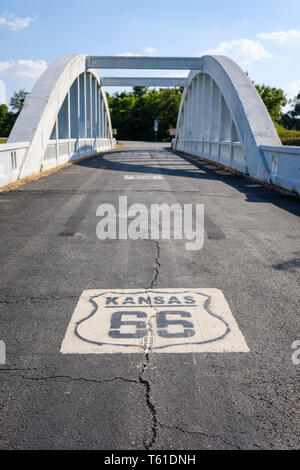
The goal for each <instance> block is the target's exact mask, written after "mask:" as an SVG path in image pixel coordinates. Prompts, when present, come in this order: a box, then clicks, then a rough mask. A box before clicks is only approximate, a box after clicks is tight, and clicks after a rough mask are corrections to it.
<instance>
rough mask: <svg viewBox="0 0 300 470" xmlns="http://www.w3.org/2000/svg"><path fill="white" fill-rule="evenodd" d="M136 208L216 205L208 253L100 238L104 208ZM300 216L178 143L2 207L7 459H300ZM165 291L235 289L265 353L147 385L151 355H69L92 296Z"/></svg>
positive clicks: (111, 162) (187, 367)
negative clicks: (102, 454) (240, 452)
mask: <svg viewBox="0 0 300 470" xmlns="http://www.w3.org/2000/svg"><path fill="white" fill-rule="evenodd" d="M137 175H147V176H149V175H155V176H162V177H163V179H153V180H152V179H151V180H145V179H141V180H139V179H125V177H128V176H137ZM120 195H121V196H122V195H123V196H128V204H129V205H130V204H132V203H137V202H139V203H144V204H146V205H147V206H149V205H150V204H152V203H163V202H164V203H169V204H173V203H175V202H179V203H180V204H188V203H194V204H196V203H198V204H204V205H205V243H204V247H203V249H202V250H200V251H197V252H193V251H185V250H184V248H183V243H182V241H172V242H170V241H166V240H165V241H160V242H159V243H154V242H152V241H149V240H148V241H147V240H138V241H133V240H128V241H125V240H123V241H122V240H106V241H99V240H97V239H96V235H95V232H96V224H97V222H98V218H97V217H96V209H97V207H98V206H99V204H101V203H103V202H107V203H111V204H114V205H116V206H117V205H118V198H119V196H120ZM299 215H300V208H299V202H298V201H297V200H296V199H294V198H292V197H287V196H282V195H280V194H278V193H276V192H274V191H272V190H270V189H268V188H266V187H263V186H260V185H256V184H253V183H251V182H250V181H248V180H246V179H243V178H239V177H237V176H233V175H230V174H228V173H226V172H224V171H222V170H220V169H218V168H216V167H215V166H214V165H212V164H206V163H203V162H202V163H201V162H200V163H196V162H195V161H194V160H189V159H188V158H183V157H180V156H179V155H176V154H174V153H172V152H170V151H169V150H167V149H166V148H165V145H162V144H145V143H129V142H127V143H124V145H123V147H122V148H120V149H118V150H115V151H113V152H108V153H106V154H104V155H101V156H99V157H93V158H90V159H87V160H85V161H83V162H81V163H78V164H74V165H72V166H70V167H67V168H65V169H63V170H61V171H59V172H57V173H55V174H52V175H51V176H48V177H46V178H41V179H40V180H38V181H35V182H32V183H30V184H27V185H25V186H23V187H21V188H19V190H16V191H11V192H8V193H5V194H0V224H1V230H0V234H1V245H0V250H1V267H0V281H1V291H0V323H1V333H0V339H2V340H4V341H5V343H6V346H7V365H6V366H1V369H0V375H1V396H0V409H1V415H2V421H3V422H4V423H5V433H3V434H2V437H1V438H0V448H7V447H9V448H12V447H13V448H15V447H18V446H22V448H105V449H120V448H126V449H130V448H141V449H143V448H144V447H145V446H146V447H149V446H152V448H153V449H155V448H164V449H188V448H189V449H194V448H200V449H201V448H208V447H209V448H212V449H213V448H228V449H230V448H258V447H262V448H296V446H297V442H296V435H297V432H296V426H297V421H296V415H295V413H296V405H297V393H296V366H295V365H293V363H292V360H291V356H292V350H291V345H292V343H293V341H295V340H297V339H300V338H299V337H296V336H295V335H296V334H297V331H298V332H299V315H298V309H299V281H300V279H299V267H300V251H299V239H300V236H299V233H300V230H299V229H300V223H299ZM149 286H152V287H153V288H157V289H158V288H165V289H170V288H200V287H201V288H216V289H220V290H221V291H222V292H223V294H224V296H225V298H226V300H227V302H228V304H229V306H230V309H231V312H232V314H233V316H234V318H235V320H236V322H237V324H238V326H239V329H240V330H241V332H242V334H243V335H244V337H245V340H246V342H247V345H248V347H249V349H250V352H249V353H239V352H232V353H226V354H222V353H219V354H217V353H216V354H208V353H203V354H199V353H193V354H187V353H185V352H184V351H182V352H180V353H178V354H154V353H153V354H152V353H151V352H150V355H149V364H148V365H147V367H146V369H145V370H144V371H143V376H141V368H142V362H143V359H144V356H143V354H142V353H141V354H104V355H84V354H83V355H62V354H60V347H61V343H62V341H63V338H64V336H65V333H66V329H67V327H68V324H69V322H70V319H71V317H72V314H73V311H74V309H75V307H76V304H77V302H78V299H79V297H80V295H81V294H82V292H83V291H84V290H86V289H127V288H130V289H143V288H146V287H149ZM297 322H298V329H297ZM298 336H299V334H298ZM145 381H147V384H148V385H149V390H148V391H147V387H146V385H145ZM149 403H150V404H151V406H152V407H151V406H150V404H149ZM23 430H26V433H23Z"/></svg>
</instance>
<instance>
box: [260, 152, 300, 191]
mask: <svg viewBox="0 0 300 470" xmlns="http://www.w3.org/2000/svg"><path fill="white" fill-rule="evenodd" d="M260 149H261V151H262V152H263V154H264V157H265V159H266V162H267V164H268V167H269V170H270V180H271V183H272V184H274V185H276V186H279V187H282V188H285V189H288V190H289V191H292V192H294V193H296V194H298V195H300V147H292V146H283V147H277V146H269V145H261V146H260Z"/></svg>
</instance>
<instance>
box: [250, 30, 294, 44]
mask: <svg viewBox="0 0 300 470" xmlns="http://www.w3.org/2000/svg"><path fill="white" fill-rule="evenodd" d="M257 37H259V38H260V39H263V40H265V41H273V42H275V43H276V44H279V45H281V46H282V45H291V44H300V31H299V30H296V29H290V30H289V31H278V32H273V33H259V34H258V35H257Z"/></svg>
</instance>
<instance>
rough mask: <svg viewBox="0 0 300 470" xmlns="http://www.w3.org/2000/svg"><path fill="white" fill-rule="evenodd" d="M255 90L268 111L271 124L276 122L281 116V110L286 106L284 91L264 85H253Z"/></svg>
mask: <svg viewBox="0 0 300 470" xmlns="http://www.w3.org/2000/svg"><path fill="white" fill-rule="evenodd" d="M255 88H256V90H257V91H258V93H259V95H260V97H261V99H262V100H263V102H264V104H265V106H266V108H267V110H268V111H269V114H270V116H271V118H272V120H273V122H278V121H279V120H280V118H281V117H282V114H283V113H282V108H283V107H284V106H285V105H286V104H287V99H286V97H285V95H284V91H283V90H282V89H281V88H274V87H270V86H267V85H264V84H262V85H258V84H255Z"/></svg>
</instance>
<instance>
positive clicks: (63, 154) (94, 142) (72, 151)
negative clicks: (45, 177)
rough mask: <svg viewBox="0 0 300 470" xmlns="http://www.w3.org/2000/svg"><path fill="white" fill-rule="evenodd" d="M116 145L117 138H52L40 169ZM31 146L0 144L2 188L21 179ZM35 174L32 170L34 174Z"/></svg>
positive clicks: (59, 164) (0, 183)
mask: <svg viewBox="0 0 300 470" xmlns="http://www.w3.org/2000/svg"><path fill="white" fill-rule="evenodd" d="M115 145H116V141H115V139H113V140H111V139H79V140H78V139H70V140H69V139H62V140H59V141H55V140H50V141H49V143H48V145H47V148H46V152H45V156H44V159H43V162H42V166H41V168H40V171H41V172H43V171H46V170H50V169H52V168H57V167H59V166H61V165H64V164H65V163H68V162H71V161H76V160H78V159H80V158H83V157H84V156H88V155H92V154H94V153H97V152H101V151H105V150H109V149H111V148H112V147H114V146H115ZM29 146H30V143H29V142H20V143H16V144H1V145H0V189H1V188H3V187H5V186H8V185H9V184H11V183H15V182H16V181H18V180H19V179H20V175H21V172H22V167H23V164H24V162H25V160H26V156H27V151H28V148H29ZM34 174H35V173H34V172H32V175H34Z"/></svg>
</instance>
